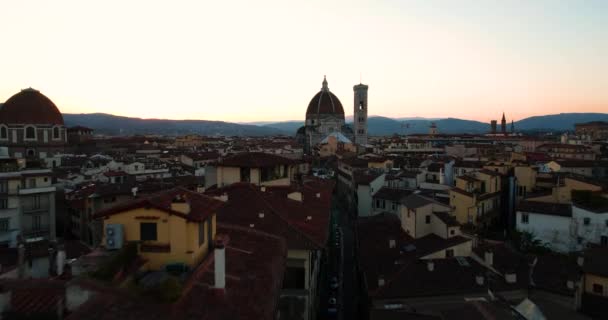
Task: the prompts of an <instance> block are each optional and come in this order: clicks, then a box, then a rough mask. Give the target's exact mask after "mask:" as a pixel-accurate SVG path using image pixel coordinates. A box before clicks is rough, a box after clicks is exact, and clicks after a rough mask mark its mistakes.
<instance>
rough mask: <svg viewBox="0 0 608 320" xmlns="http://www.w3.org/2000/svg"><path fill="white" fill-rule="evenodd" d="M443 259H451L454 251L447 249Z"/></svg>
mask: <svg viewBox="0 0 608 320" xmlns="http://www.w3.org/2000/svg"><path fill="white" fill-rule="evenodd" d="M445 257H446V258H452V257H454V249H447V250H445Z"/></svg>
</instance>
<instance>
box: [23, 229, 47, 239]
mask: <svg viewBox="0 0 608 320" xmlns="http://www.w3.org/2000/svg"><path fill="white" fill-rule="evenodd" d="M50 231H51V228H50V226H42V227H40V228H36V229H23V236H24V237H25V238H26V239H31V238H47V237H48V236H49V234H50V233H51V232H50Z"/></svg>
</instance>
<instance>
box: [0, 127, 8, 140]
mask: <svg viewBox="0 0 608 320" xmlns="http://www.w3.org/2000/svg"><path fill="white" fill-rule="evenodd" d="M0 139H2V140H7V139H8V128H7V127H6V126H4V125H2V126H0Z"/></svg>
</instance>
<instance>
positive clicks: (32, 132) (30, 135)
mask: <svg viewBox="0 0 608 320" xmlns="http://www.w3.org/2000/svg"><path fill="white" fill-rule="evenodd" d="M25 140H36V128H35V127H34V126H27V127H25Z"/></svg>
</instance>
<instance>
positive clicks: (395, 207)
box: [392, 201, 397, 211]
mask: <svg viewBox="0 0 608 320" xmlns="http://www.w3.org/2000/svg"><path fill="white" fill-rule="evenodd" d="M392 209H393V211H395V210H397V202H394V201H393V204H392Z"/></svg>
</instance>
